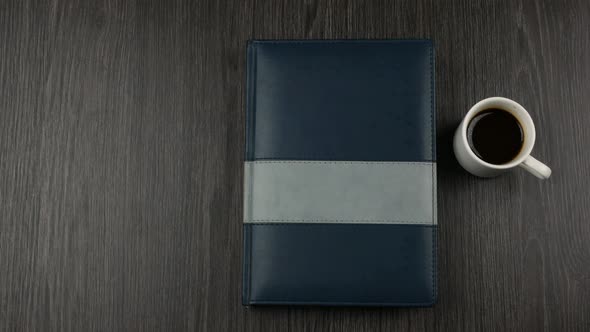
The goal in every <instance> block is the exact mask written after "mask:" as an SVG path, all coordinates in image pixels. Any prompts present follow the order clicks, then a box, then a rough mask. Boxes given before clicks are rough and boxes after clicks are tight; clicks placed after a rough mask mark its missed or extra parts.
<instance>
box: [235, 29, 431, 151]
mask: <svg viewBox="0 0 590 332" xmlns="http://www.w3.org/2000/svg"><path fill="white" fill-rule="evenodd" d="M248 61H249V63H248V84H249V86H248V96H247V99H248V100H247V103H248V109H249V112H248V113H247V122H248V125H247V131H248V134H247V135H248V145H247V148H246V150H247V151H246V159H247V160H259V159H285V160H366V161H433V160H435V155H436V151H435V146H434V144H433V139H432V138H433V137H434V128H435V126H433V125H432V124H433V123H434V119H433V110H432V107H433V106H432V105H433V100H432V99H433V98H434V91H433V89H434V84H433V77H432V72H433V70H432V67H433V66H434V64H433V61H434V60H433V54H432V45H431V43H430V42H429V41H424V40H421V41H406V40H401V41H385V40H383V41H253V42H251V43H250V44H249V46H248ZM417 133H419V134H417Z"/></svg>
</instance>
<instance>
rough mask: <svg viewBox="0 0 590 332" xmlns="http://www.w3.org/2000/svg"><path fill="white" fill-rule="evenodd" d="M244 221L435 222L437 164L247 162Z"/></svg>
mask: <svg viewBox="0 0 590 332" xmlns="http://www.w3.org/2000/svg"><path fill="white" fill-rule="evenodd" d="M244 167H245V169H244V186H245V188H244V222H245V223H369V224H371V223H373V224H377V223H386V224H426V225H432V224H436V215H435V213H433V211H436V210H435V206H436V191H435V189H436V188H435V187H434V184H435V183H436V163H433V162H363V161H358V162H355V161H288V160H277V161H271V160H268V161H248V162H246V163H245V166H244Z"/></svg>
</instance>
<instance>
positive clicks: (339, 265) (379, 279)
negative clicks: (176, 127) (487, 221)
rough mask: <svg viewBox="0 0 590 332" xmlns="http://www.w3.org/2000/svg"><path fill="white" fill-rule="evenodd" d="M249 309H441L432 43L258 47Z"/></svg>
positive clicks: (247, 252) (246, 277) (251, 97)
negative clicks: (287, 307)
mask: <svg viewBox="0 0 590 332" xmlns="http://www.w3.org/2000/svg"><path fill="white" fill-rule="evenodd" d="M247 80H248V81H247V106H246V113H247V115H246V118H247V120H246V156H245V157H246V158H245V159H246V160H245V165H244V220H243V232H244V243H243V244H244V257H243V263H244V264H243V294H242V298H243V304H244V305H330V306H337V305H347V306H430V305H432V304H434V303H435V301H436V298H437V278H436V272H437V266H436V250H437V246H436V237H437V235H436V232H437V221H436V151H435V137H436V135H435V128H436V125H435V106H434V55H433V46H432V43H431V42H430V41H428V40H331V41H319V40H318V41H251V42H250V43H249V44H248V64H247Z"/></svg>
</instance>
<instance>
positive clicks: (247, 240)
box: [242, 41, 256, 305]
mask: <svg viewBox="0 0 590 332" xmlns="http://www.w3.org/2000/svg"><path fill="white" fill-rule="evenodd" d="M246 70H247V72H246V75H247V77H246V91H247V93H246V151H245V160H246V161H249V160H254V146H255V144H254V133H255V124H256V121H255V116H256V113H255V111H256V107H255V105H256V100H255V97H256V45H255V43H254V42H253V41H250V42H248V55H247V64H246ZM249 176H250V175H249V174H246V172H244V191H246V190H249V187H250V181H248V179H249ZM249 204H250V202H247V201H244V220H246V218H247V216H246V213H247V211H250V206H249ZM242 227H243V236H244V239H243V241H244V251H243V252H244V257H243V270H242V273H243V277H242V283H243V284H242V304H243V305H248V304H250V279H251V276H250V262H251V255H252V252H251V251H252V248H251V229H250V228H249V227H248V226H247V225H246V224H243V226H242Z"/></svg>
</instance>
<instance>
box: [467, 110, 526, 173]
mask: <svg viewBox="0 0 590 332" xmlns="http://www.w3.org/2000/svg"><path fill="white" fill-rule="evenodd" d="M467 141H468V142H469V146H470V147H471V150H473V152H475V154H476V155H477V156H478V157H479V158H481V159H482V160H484V161H486V162H488V163H490V164H496V165H501V164H505V163H508V162H510V161H511V160H512V159H514V158H516V156H518V153H519V152H520V149H521V148H522V143H523V141H524V133H523V131H522V127H521V125H520V123H519V122H518V120H517V119H516V118H515V117H514V116H513V115H512V114H510V113H509V112H507V111H504V110H501V109H497V108H490V109H486V110H483V111H481V112H479V113H478V114H477V115H476V116H475V117H474V118H473V119H471V121H470V122H469V125H468V126H467Z"/></svg>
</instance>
